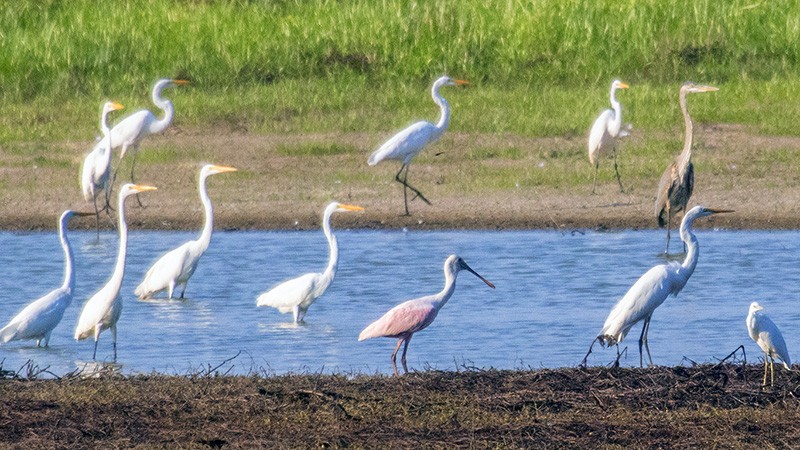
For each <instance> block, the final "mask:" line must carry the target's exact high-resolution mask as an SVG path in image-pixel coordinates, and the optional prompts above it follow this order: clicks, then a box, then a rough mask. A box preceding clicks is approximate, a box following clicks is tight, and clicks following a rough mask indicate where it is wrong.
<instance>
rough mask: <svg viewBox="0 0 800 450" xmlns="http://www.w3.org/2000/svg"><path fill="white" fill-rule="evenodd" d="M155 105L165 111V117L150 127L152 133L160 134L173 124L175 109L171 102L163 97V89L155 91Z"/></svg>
mask: <svg viewBox="0 0 800 450" xmlns="http://www.w3.org/2000/svg"><path fill="white" fill-rule="evenodd" d="M153 103H155V105H156V106H158V107H159V108H161V110H163V111H164V117H162V118H161V119H158V120H156V121H155V123H153V125H152V126H151V127H150V131H151V132H152V133H160V132H162V131H164V130H166V129H167V127H168V126H169V124H170V123H172V117H173V116H174V115H175V107H173V106H172V102H171V101H169V100H167V99H165V98H162V97H161V89H154V90H153Z"/></svg>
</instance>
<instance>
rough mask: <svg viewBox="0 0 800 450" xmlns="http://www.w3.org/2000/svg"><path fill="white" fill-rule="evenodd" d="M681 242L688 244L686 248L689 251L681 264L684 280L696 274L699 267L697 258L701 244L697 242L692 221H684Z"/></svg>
mask: <svg viewBox="0 0 800 450" xmlns="http://www.w3.org/2000/svg"><path fill="white" fill-rule="evenodd" d="M681 240H683V242H685V243H686V248H687V249H688V252H687V253H686V258H685V259H684V260H683V264H681V266H682V267H683V270H681V273H682V274H683V275H684V279H688V278H689V277H690V276H691V275H692V273H693V272H694V268H695V266H696V265H697V257H698V256H699V255H700V244H699V243H698V242H697V238H696V237H695V235H694V233H692V220H691V219H690V220H686V219H684V220H683V223H681Z"/></svg>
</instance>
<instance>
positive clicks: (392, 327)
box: [358, 255, 494, 375]
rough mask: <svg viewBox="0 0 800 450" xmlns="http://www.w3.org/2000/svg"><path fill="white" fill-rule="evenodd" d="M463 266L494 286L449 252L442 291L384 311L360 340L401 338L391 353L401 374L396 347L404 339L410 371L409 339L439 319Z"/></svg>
mask: <svg viewBox="0 0 800 450" xmlns="http://www.w3.org/2000/svg"><path fill="white" fill-rule="evenodd" d="M461 270H466V271H468V272H472V274H473V275H475V276H476V277H478V278H480V279H481V280H483V282H484V283H486V285H488V286H489V287H490V288H494V285H493V284H492V283H491V282H489V280H487V279H486V278H483V277H482V276H480V275H478V273H477V272H475V271H474V270H472V268H471V267H470V266H468V265H467V263H466V262H464V260H463V259H461V258H460V257H459V256H457V255H450V256H449V257H448V258H447V260H445V262H444V289H442V291H441V292H439V293H438V294H433V295H427V296H425V297H420V298H417V299H414V300H408V301H406V302H403V303H401V304H399V305H397V306H395V307H394V308H392V309H390V310H389V311H388V312H387V313H386V314H384V315H383V317H381V318H380V319H378V320H376V321H375V322H372V323H371V324H370V325H369V326H368V327H367V328H364V331H362V332H361V334H359V335H358V340H359V341H363V340H365V339H372V338H374V337H389V338H396V339H399V340H398V341H397V346H396V347H395V349H394V352H393V353H392V367H393V368H394V374H395V375H398V373H397V351H398V350H400V344H402V343H404V342H405V346H404V347H403V356H402V357H401V358H400V361H401V362H402V363H403V370H404V371H405V373H408V366H407V365H406V351H407V350H408V343H409V342H410V341H411V337H412V336H413V335H414V333H416V332H417V331H420V330H424V329H425V328H426V327H427V326H428V325H430V324H431V323H433V320H434V319H436V315H437V314H439V310H440V309H442V306H444V304H445V303H447V301H448V300H450V296H452V295H453V291H455V289H456V277H458V272H459V271H461Z"/></svg>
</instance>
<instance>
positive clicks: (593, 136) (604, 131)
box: [589, 80, 628, 194]
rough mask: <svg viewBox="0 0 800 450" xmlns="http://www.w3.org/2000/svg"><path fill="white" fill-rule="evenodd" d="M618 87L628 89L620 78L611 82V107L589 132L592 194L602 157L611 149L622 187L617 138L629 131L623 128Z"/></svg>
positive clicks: (616, 172) (596, 120)
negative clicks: (592, 179) (592, 173)
mask: <svg viewBox="0 0 800 450" xmlns="http://www.w3.org/2000/svg"><path fill="white" fill-rule="evenodd" d="M617 89H628V85H627V84H625V83H623V82H622V81H619V80H614V81H613V82H612V83H611V94H610V99H611V109H606V110H605V111H603V112H602V113H600V115H599V116H597V119H595V121H594V124H593V125H592V131H590V132H589V162H590V163H591V164H592V165H593V166H594V181H592V194H594V189H595V186H596V185H597V171H598V169H599V168H600V157H602V156H603V155H605V154H607V153H608V151H609V149H610V150H611V154H612V155H613V156H614V173H615V174H616V175H617V183H619V191H620V192H625V191H624V190H623V189H622V180H621V179H620V177H619V168H618V167H617V138H620V137H625V136H627V135H628V132H627V131H625V130H623V129H622V106H621V105H620V104H619V102H618V101H617Z"/></svg>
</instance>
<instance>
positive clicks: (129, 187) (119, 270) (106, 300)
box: [75, 183, 156, 361]
mask: <svg viewBox="0 0 800 450" xmlns="http://www.w3.org/2000/svg"><path fill="white" fill-rule="evenodd" d="M154 190H156V188H154V187H153V186H141V185H135V184H130V183H128V184H125V185H123V186H122V188H121V189H120V191H119V202H118V204H117V214H118V215H119V251H118V253H117V263H116V265H115V266H114V273H113V274H112V275H111V278H110V279H109V280H108V283H106V285H105V286H103V287H102V288H101V289H100V290H99V291H97V293H95V294H94V295H93V296H92V297H91V298H90V299H89V300H88V301H87V302H86V304H85V305H83V311H81V315H80V317H79V318H78V326H77V328H76V329H75V340H78V341H80V340H83V339H86V338H88V337H90V336H94V353H92V359H95V358H96V357H97V341H98V340H99V339H100V333H101V332H102V331H103V330H107V329H111V336H112V338H113V339H114V361H116V360H117V322H118V321H119V317H120V315H121V314H122V298H121V297H120V296H119V289H120V287H121V286H122V278H123V276H124V275H125V255H126V252H127V248H128V225H127V223H125V199H126V198H128V197H129V196H131V195H133V194H137V193H139V192H145V191H154Z"/></svg>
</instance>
